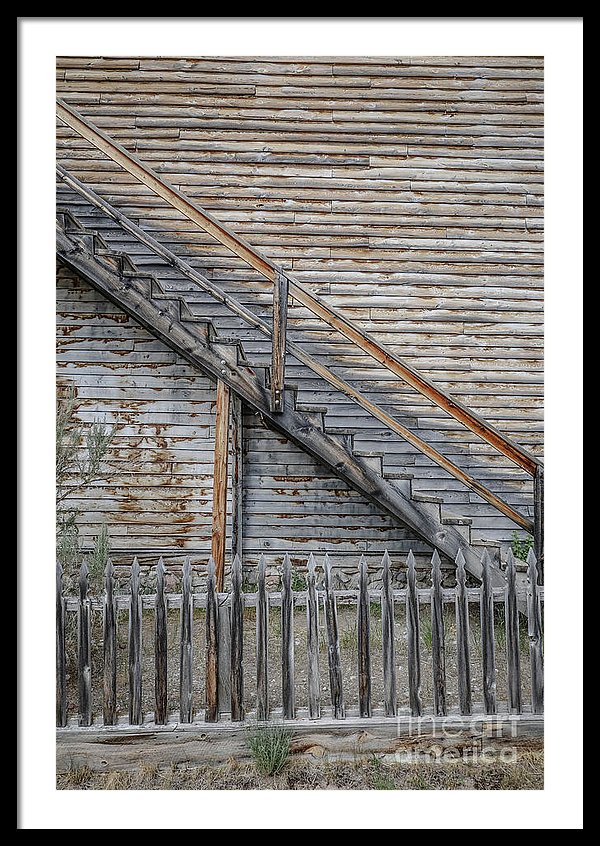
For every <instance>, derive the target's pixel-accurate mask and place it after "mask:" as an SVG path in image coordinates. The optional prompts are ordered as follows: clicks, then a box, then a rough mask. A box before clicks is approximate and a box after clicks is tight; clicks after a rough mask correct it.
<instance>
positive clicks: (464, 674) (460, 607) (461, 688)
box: [455, 550, 472, 715]
mask: <svg viewBox="0 0 600 846" xmlns="http://www.w3.org/2000/svg"><path fill="white" fill-rule="evenodd" d="M455 608H456V662H457V672H458V701H459V708H460V713H461V714H465V715H466V714H470V713H471V711H472V704H471V656H470V643H471V632H470V626H469V602H468V599H467V588H466V572H465V559H464V556H463V554H462V552H461V551H460V550H459V551H458V553H457V556H456V599H455Z"/></svg>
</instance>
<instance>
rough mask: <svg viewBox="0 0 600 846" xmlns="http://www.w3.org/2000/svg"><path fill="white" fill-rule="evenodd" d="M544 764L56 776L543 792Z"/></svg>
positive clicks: (77, 785)
mask: <svg viewBox="0 0 600 846" xmlns="http://www.w3.org/2000/svg"><path fill="white" fill-rule="evenodd" d="M543 786H544V758H543V752H541V751H528V752H525V753H523V754H522V755H520V756H519V757H518V759H517V760H516V761H515V762H514V763H504V762H502V761H488V762H467V761H455V762H446V763H435V764H425V763H396V762H390V761H387V760H383V759H381V758H377V757H375V756H374V757H373V758H372V759H370V760H366V761H365V760H356V761H338V762H322V763H313V762H310V761H306V760H289V761H288V762H287V763H286V765H285V767H284V768H283V769H282V770H281V771H280V772H279V773H277V774H276V775H272V776H267V775H263V774H261V773H260V772H259V771H258V769H257V768H256V766H255V765H254V764H249V763H239V762H237V761H235V760H233V759H232V760H230V761H229V762H228V763H227V764H223V765H221V766H213V767H211V766H202V767H189V766H187V765H173V766H170V767H160V768H159V767H148V766H145V767H140V768H139V769H137V770H135V771H131V772H109V773H94V772H92V771H91V770H89V769H88V768H87V767H83V768H80V769H72V770H70V771H69V772H68V773H66V774H64V775H60V776H58V779H57V788H58V789H59V790H541V789H543Z"/></svg>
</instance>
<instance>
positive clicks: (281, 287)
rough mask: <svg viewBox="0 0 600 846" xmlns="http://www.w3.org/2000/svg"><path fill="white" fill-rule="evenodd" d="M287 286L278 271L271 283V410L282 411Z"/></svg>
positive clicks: (286, 280)
mask: <svg viewBox="0 0 600 846" xmlns="http://www.w3.org/2000/svg"><path fill="white" fill-rule="evenodd" d="M288 288H289V283H288V279H287V276H286V275H285V274H284V273H278V274H277V277H276V279H275V282H274V283H273V351H272V357H271V411H283V405H284V387H285V347H286V331H287V301H288Z"/></svg>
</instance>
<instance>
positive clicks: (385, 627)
mask: <svg viewBox="0 0 600 846" xmlns="http://www.w3.org/2000/svg"><path fill="white" fill-rule="evenodd" d="M382 569H383V573H382V579H383V583H382V588H381V629H382V655H383V697H384V702H385V713H386V716H387V717H395V716H396V655H395V644H394V594H393V590H392V576H391V572H390V556H389V555H388V553H387V550H386V551H385V552H384V554H383V561H382Z"/></svg>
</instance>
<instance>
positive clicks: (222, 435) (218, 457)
mask: <svg viewBox="0 0 600 846" xmlns="http://www.w3.org/2000/svg"><path fill="white" fill-rule="evenodd" d="M229 393H230V392H229V385H227V384H226V383H225V382H223V380H222V379H219V381H218V382H217V401H216V405H215V456H214V471H213V523H212V557H213V559H214V562H215V567H216V578H217V591H222V590H223V585H224V581H225V540H226V531H227V458H228V452H229V449H228V436H229Z"/></svg>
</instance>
